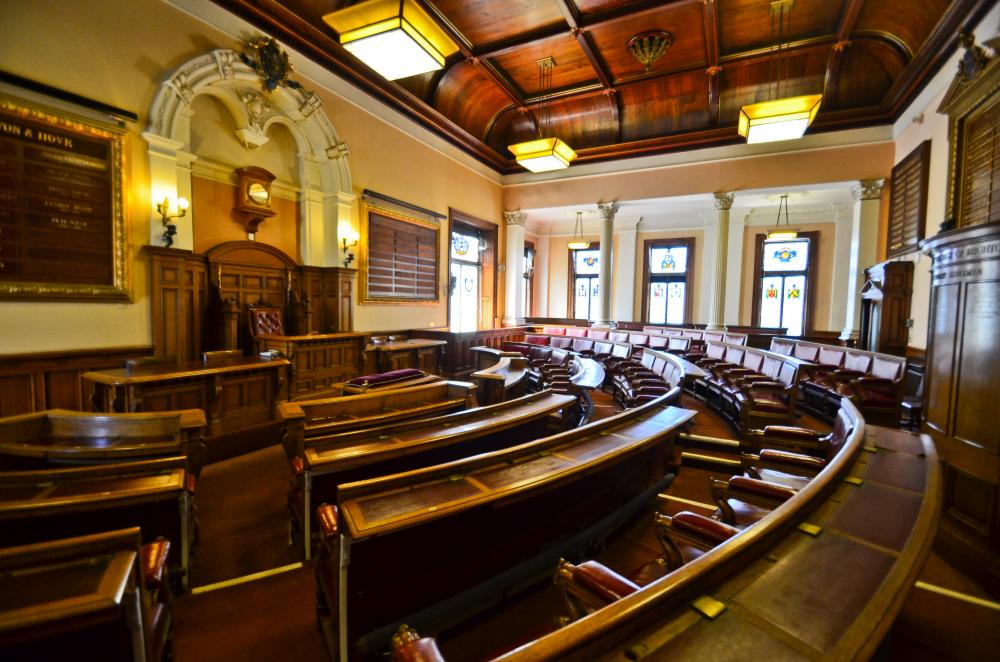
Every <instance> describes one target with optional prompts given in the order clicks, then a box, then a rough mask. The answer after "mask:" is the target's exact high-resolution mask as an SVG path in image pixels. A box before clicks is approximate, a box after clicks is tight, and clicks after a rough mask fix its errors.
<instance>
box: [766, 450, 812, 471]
mask: <svg viewBox="0 0 1000 662" xmlns="http://www.w3.org/2000/svg"><path fill="white" fill-rule="evenodd" d="M760 459H761V460H767V461H770V462H780V463H782V464H788V465H793V466H796V467H805V468H809V469H822V468H823V467H824V466H826V462H825V461H823V460H822V459H820V458H818V457H812V456H811V455H803V454H802V453H792V452H789V451H781V450H777V449H774V448H765V449H764V450H762V451H761V452H760Z"/></svg>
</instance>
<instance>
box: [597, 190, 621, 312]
mask: <svg viewBox="0 0 1000 662" xmlns="http://www.w3.org/2000/svg"><path fill="white" fill-rule="evenodd" d="M597 208H598V209H599V210H600V211H601V269H600V271H599V272H598V274H597V289H599V290H600V293H601V310H600V311H599V312H598V315H597V323H596V324H595V325H594V326H601V327H610V326H611V322H612V319H611V291H612V288H614V286H615V284H614V282H613V280H612V278H611V245H612V242H613V241H614V239H613V236H614V228H615V214H617V213H618V203H617V202H614V201H612V202H598V203H597Z"/></svg>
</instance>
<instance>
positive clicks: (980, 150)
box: [961, 103, 1000, 226]
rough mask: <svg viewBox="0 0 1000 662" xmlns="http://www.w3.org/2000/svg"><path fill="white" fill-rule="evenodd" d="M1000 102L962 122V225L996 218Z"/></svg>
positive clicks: (998, 207) (999, 189) (999, 193)
mask: <svg viewBox="0 0 1000 662" xmlns="http://www.w3.org/2000/svg"><path fill="white" fill-rule="evenodd" d="M998 123H1000V103H996V104H994V105H993V106H992V107H991V108H989V109H988V110H987V111H986V112H984V113H982V114H980V115H979V116H978V117H973V118H970V119H969V120H968V121H967V122H966V133H965V157H964V159H963V161H962V164H961V169H962V175H961V177H962V184H961V186H962V189H961V191H962V207H961V218H962V226H968V225H979V224H980V223H992V222H995V221H1000V167H998V166H1000V128H998V126H997V124H998Z"/></svg>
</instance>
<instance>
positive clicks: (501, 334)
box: [409, 326, 528, 378]
mask: <svg viewBox="0 0 1000 662" xmlns="http://www.w3.org/2000/svg"><path fill="white" fill-rule="evenodd" d="M527 329H528V327H523V326H511V327H504V328H501V329H482V330H480V331H466V332H462V333H453V332H451V331H445V330H443V329H441V330H438V329H415V330H413V331H410V333H409V335H410V337H411V338H428V339H430V340H444V341H445V342H447V343H448V345H447V346H446V347H445V348H444V357H443V360H442V364H441V375H442V376H443V377H448V378H456V377H467V376H468V375H470V374H472V373H473V372H475V371H476V370H477V369H478V366H477V364H476V356H475V353H474V352H473V351H472V348H473V347H477V346H485V347H493V348H496V349H499V348H500V346H501V345H503V343H505V342H520V341H521V340H523V339H524V333H525V331H526V330H527Z"/></svg>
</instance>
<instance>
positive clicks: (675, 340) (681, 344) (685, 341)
mask: <svg viewBox="0 0 1000 662" xmlns="http://www.w3.org/2000/svg"><path fill="white" fill-rule="evenodd" d="M689 349H691V339H690V338H686V337H684V336H673V337H671V338H668V339H667V351H668V352H686V351H688V350H689Z"/></svg>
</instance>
